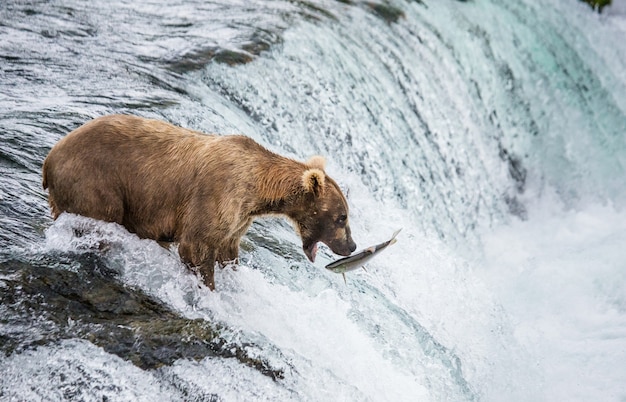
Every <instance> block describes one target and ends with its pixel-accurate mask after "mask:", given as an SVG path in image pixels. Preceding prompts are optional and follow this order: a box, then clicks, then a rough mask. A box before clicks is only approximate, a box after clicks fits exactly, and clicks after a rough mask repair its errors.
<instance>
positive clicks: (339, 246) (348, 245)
mask: <svg viewBox="0 0 626 402" xmlns="http://www.w3.org/2000/svg"><path fill="white" fill-rule="evenodd" d="M322 242H323V243H324V244H326V245H327V246H328V247H329V248H330V250H331V251H332V252H333V253H335V254H338V255H342V256H348V255H350V254H352V252H353V251H354V250H356V243H355V242H354V241H353V240H352V238H349V239H347V240H346V241H333V242H328V243H326V242H324V241H322ZM317 243H318V242H316V241H315V242H312V243H310V244H303V245H302V249H303V250H304V254H305V255H306V256H307V258H308V259H309V261H311V262H315V257H316V256H317Z"/></svg>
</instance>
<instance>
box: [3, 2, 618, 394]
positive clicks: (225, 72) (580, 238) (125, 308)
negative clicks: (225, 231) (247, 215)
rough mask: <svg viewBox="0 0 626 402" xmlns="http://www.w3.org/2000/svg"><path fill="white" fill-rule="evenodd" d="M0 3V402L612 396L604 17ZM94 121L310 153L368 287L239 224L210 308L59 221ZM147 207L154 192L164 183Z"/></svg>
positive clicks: (569, 12)
mask: <svg viewBox="0 0 626 402" xmlns="http://www.w3.org/2000/svg"><path fill="white" fill-rule="evenodd" d="M613 3H614V4H613V6H610V7H607V8H605V9H604V11H603V13H602V14H598V13H597V12H594V11H593V10H592V9H591V8H590V7H589V6H587V5H586V4H585V3H583V2H580V1H576V0H555V1H549V2H546V1H540V0H520V1H508V0H473V1H454V0H439V1H434V0H413V1H409V0H390V1H382V0H381V1H379V0H372V1H359V0H355V1H330V0H327V1H325V0H319V1H317V0H314V1H296V0H290V1H287V0H270V1H265V0H263V1H261V0H257V1H204V0H173V1H163V0H149V1H148V0H146V1H136V2H127V1H121V0H107V1H104V0H94V1H89V2H86V1H80V0H51V1H37V0H32V1H30V0H3V1H2V4H0V302H1V303H0V349H1V350H0V400H3V401H4V400H7V401H38V400H45V401H58V400H81V401H92V400H93V401H102V400H108V401H111V400H113V401H156V400H172V401H179V400H185V401H208V400H211V401H213V400H223V401H238V400H242V401H243V400H272V401H273V400H281V401H283V400H294V401H295V400H297V401H368V400H369V401H624V400H626V247H625V246H626V209H625V208H626V41H625V39H626V5H625V4H624V3H623V2H622V1H621V0H614V1H613ZM111 113H124V114H136V115H141V116H145V117H151V118H158V119H162V120H166V121H169V122H171V123H174V124H177V125H180V126H184V127H188V128H192V129H196V130H200V131H203V132H212V133H221V134H230V133H242V134H245V135H247V136H250V137H252V138H254V139H255V140H256V141H258V142H260V143H261V144H263V145H264V146H266V147H268V148H269V149H271V150H273V151H276V152H278V153H280V154H282V155H285V156H288V157H293V158H296V159H300V160H305V159H308V158H309V157H310V156H312V155H316V154H320V155H324V156H325V157H326V158H327V172H328V173H329V174H330V175H331V176H332V177H333V178H334V179H336V180H337V182H338V183H339V184H340V186H341V187H342V188H343V189H344V192H345V193H346V194H347V198H348V202H349V205H350V208H351V209H350V221H351V227H352V233H353V237H354V240H355V241H356V242H357V245H358V249H362V248H365V247H367V246H370V245H372V244H376V243H380V242H382V241H384V240H387V239H388V238H389V237H390V236H391V234H392V233H393V232H394V231H396V230H397V229H400V228H402V231H401V232H400V234H399V236H398V242H397V243H396V244H395V245H393V246H391V247H389V248H388V249H387V250H386V251H384V252H383V253H381V255H380V256H377V257H376V258H375V259H373V260H372V261H371V263H369V264H368V266H367V271H363V270H359V271H354V272H350V273H348V274H347V278H346V279H347V281H346V283H344V281H343V279H342V277H341V275H337V274H335V273H333V272H330V271H328V270H326V269H324V265H326V264H327V263H329V262H330V261H332V260H333V259H335V258H336V256H334V255H332V253H331V252H330V250H328V249H327V248H324V247H321V248H320V253H319V254H318V258H317V260H316V262H315V263H314V264H312V263H310V262H309V261H308V260H307V259H306V258H305V256H304V254H303V252H302V249H301V242H300V239H299V238H298V236H297V234H296V233H295V232H294V230H293V228H292V226H291V225H290V223H289V222H288V221H286V220H284V219H281V218H276V217H272V218H265V219H260V220H258V221H256V222H255V223H254V224H253V226H252V227H251V229H250V230H249V232H248V233H247V234H246V236H245V237H244V238H243V240H242V245H241V253H240V257H241V263H240V264H239V266H238V267H237V269H236V270H233V269H230V268H227V269H223V270H218V271H216V286H217V291H216V292H210V291H209V290H208V289H207V288H206V287H204V286H203V285H202V284H201V282H200V281H199V280H198V278H197V277H196V276H195V275H194V274H193V273H191V272H190V271H189V270H188V269H187V268H186V267H185V266H184V265H183V264H182V263H181V262H180V260H179V258H178V256H177V250H176V249H175V247H174V248H170V249H166V248H163V247H161V246H159V245H158V244H157V243H156V242H154V241H151V240H144V239H140V238H138V237H137V236H135V235H134V234H132V233H129V232H127V231H126V230H124V229H123V228H122V227H120V226H117V225H115V224H110V223H104V222H98V221H93V220H90V219H87V218H83V217H79V216H73V215H68V214H65V215H62V216H61V217H60V218H59V219H58V220H57V221H53V220H52V218H51V215H50V212H49V208H48V204H47V196H46V193H45V191H44V190H43V189H42V186H41V166H42V162H43V160H44V158H45V156H46V155H47V153H48V151H49V150H50V148H51V147H52V146H53V145H54V144H55V143H56V142H57V141H58V140H59V139H60V138H62V137H63V136H64V135H66V134H67V133H68V132H70V131H71V130H73V129H75V128H76V127H78V126H79V125H81V124H83V123H85V122H86V121H88V120H90V119H92V118H95V117H98V116H102V115H105V114H111ZM164 191H167V189H164Z"/></svg>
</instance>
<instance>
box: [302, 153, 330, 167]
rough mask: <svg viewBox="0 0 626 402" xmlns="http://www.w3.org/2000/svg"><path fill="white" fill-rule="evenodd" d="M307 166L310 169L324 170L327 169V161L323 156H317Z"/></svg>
mask: <svg viewBox="0 0 626 402" xmlns="http://www.w3.org/2000/svg"><path fill="white" fill-rule="evenodd" d="M306 164H307V166H308V167H311V168H317V169H319V170H324V169H325V168H326V159H324V157H323V156H319V155H315V156H312V157H311V159H309V160H308V161H307V163H306Z"/></svg>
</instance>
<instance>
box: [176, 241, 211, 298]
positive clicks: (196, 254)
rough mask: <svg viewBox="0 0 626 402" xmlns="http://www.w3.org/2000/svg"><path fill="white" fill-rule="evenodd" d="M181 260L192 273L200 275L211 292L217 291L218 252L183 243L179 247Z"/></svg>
mask: <svg viewBox="0 0 626 402" xmlns="http://www.w3.org/2000/svg"><path fill="white" fill-rule="evenodd" d="M178 254H179V255H180V258H181V260H183V262H184V263H185V264H187V265H188V266H189V267H190V268H191V270H192V271H194V272H197V273H199V274H200V278H201V279H202V281H203V282H204V283H205V285H207V287H208V288H209V289H211V290H215V262H216V259H215V257H216V252H215V251H214V250H208V249H206V247H202V246H201V245H197V244H189V243H186V242H181V243H180V244H179V246H178Z"/></svg>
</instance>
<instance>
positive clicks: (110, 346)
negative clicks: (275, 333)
mask: <svg viewBox="0 0 626 402" xmlns="http://www.w3.org/2000/svg"><path fill="white" fill-rule="evenodd" d="M59 260H60V262H59ZM117 275H118V273H117V272H115V270H111V269H110V268H108V267H107V264H106V261H104V260H103V259H102V258H101V257H99V255H98V254H96V253H81V254H77V255H65V256H59V259H55V260H54V261H38V262H36V263H31V262H24V261H18V260H9V261H5V262H0V278H1V279H0V289H1V290H2V291H1V292H0V350H1V351H2V352H4V353H5V354H7V355H9V354H12V353H19V352H21V351H23V350H26V349H29V348H33V347H37V346H39V345H46V344H50V343H54V342H57V341H59V340H62V339H70V338H81V339H85V340H88V341H89V342H92V343H93V344H95V345H97V346H100V347H102V348H103V349H104V350H105V351H107V352H108V353H113V354H115V355H117V356H120V357H121V358H123V359H126V360H128V361H130V362H132V363H133V364H135V365H136V366H138V367H140V368H142V369H155V368H158V367H161V366H163V365H170V364H172V363H174V362H175V361H176V360H178V359H194V360H200V359H202V358H204V357H207V356H216V357H223V358H235V359H237V360H239V361H240V362H241V363H243V364H245V365H247V366H249V367H252V368H254V369H256V370H258V371H260V372H261V373H263V374H264V375H267V376H269V377H271V378H272V379H274V380H277V379H280V378H283V371H282V370H279V369H274V368H272V367H271V366H270V365H269V364H268V363H267V362H266V361H263V360H262V359H258V358H255V357H251V356H249V355H248V353H246V350H247V349H248V348H249V347H250V346H254V345H246V344H233V343H229V342H228V341H226V340H225V339H224V338H223V337H221V334H222V333H223V332H224V331H227V329H225V328H223V327H221V326H219V325H215V324H213V323H211V322H208V321H205V320H202V319H195V320H192V319H187V318H184V317H181V316H179V315H178V314H177V313H176V312H174V311H172V310H171V309H169V308H168V307H167V306H165V305H163V304H162V303H160V302H159V301H157V300H155V299H153V298H152V297H150V296H148V295H146V294H145V293H143V292H141V291H140V290H137V289H131V288H129V287H127V286H125V285H123V284H122V283H121V282H119V281H118V280H117V279H116V277H117Z"/></svg>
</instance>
